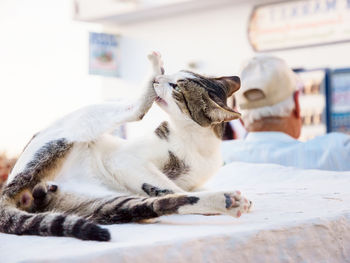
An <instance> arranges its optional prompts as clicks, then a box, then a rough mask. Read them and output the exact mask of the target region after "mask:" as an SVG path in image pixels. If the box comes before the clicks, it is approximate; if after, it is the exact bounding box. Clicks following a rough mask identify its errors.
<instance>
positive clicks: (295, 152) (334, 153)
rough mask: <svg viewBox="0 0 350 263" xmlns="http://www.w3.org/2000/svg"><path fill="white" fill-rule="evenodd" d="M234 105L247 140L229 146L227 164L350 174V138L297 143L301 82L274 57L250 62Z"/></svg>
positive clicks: (225, 146)
mask: <svg viewBox="0 0 350 263" xmlns="http://www.w3.org/2000/svg"><path fill="white" fill-rule="evenodd" d="M241 82H242V87H241V89H240V91H239V92H238V93H237V94H236V99H237V102H238V106H239V108H240V112H241V114H242V120H243V122H244V125H245V128H246V129H247V131H248V134H247V136H246V138H245V139H243V140H232V141H225V142H223V143H222V153H223V159H224V162H225V163H229V162H233V161H241V162H251V163H275V164H281V165H285V166H293V167H299V168H304V169H323V170H335V171H347V170H350V136H348V135H345V134H341V133H331V134H327V135H324V136H319V137H316V138H315V139H313V140H309V141H307V142H301V141H298V140H297V139H298V137H299V136H300V132H301V127H302V122H301V116H300V105H299V93H298V90H297V85H298V82H297V77H296V75H295V74H294V72H293V71H292V70H291V69H290V68H289V67H288V66H287V64H286V63H285V62H284V61H283V60H281V59H279V58H276V57H272V56H259V57H254V58H253V59H251V60H250V61H249V62H248V63H247V65H246V66H245V67H244V68H243V70H242V73H241Z"/></svg>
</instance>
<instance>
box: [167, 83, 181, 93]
mask: <svg viewBox="0 0 350 263" xmlns="http://www.w3.org/2000/svg"><path fill="white" fill-rule="evenodd" d="M169 85H170V86H171V87H172V88H173V89H174V90H176V91H180V88H179V86H178V85H177V84H176V83H169Z"/></svg>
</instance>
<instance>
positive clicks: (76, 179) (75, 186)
mask: <svg viewBox="0 0 350 263" xmlns="http://www.w3.org/2000/svg"><path fill="white" fill-rule="evenodd" d="M88 148H89V147H88V145H87V144H81V145H77V146H75V147H74V148H73V150H72V152H71V153H70V155H69V156H68V158H67V159H66V160H65V162H64V164H63V166H62V168H61V169H60V171H59V172H58V174H57V175H56V178H55V183H57V184H58V185H59V188H60V189H61V190H62V191H67V192H75V193H78V194H82V195H88V196H94V197H100V196H106V195H116V194H120V193H125V188H123V187H122V186H119V187H116V184H115V182H114V183H113V188H112V187H110V186H109V185H111V184H109V182H108V180H106V178H111V175H110V174H109V173H108V171H106V170H105V168H104V166H103V164H102V161H101V159H100V157H99V156H98V153H96V152H94V151H92V150H91V149H88ZM118 188H119V189H118ZM118 190H119V191H118Z"/></svg>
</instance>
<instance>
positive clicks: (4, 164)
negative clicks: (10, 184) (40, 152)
mask: <svg viewBox="0 0 350 263" xmlns="http://www.w3.org/2000/svg"><path fill="white" fill-rule="evenodd" d="M16 161H17V159H16V158H8V157H7V156H6V154H4V153H3V154H0V186H1V185H2V184H3V183H4V182H5V181H6V180H7V177H8V175H9V174H10V172H11V170H12V167H13V166H14V165H15V163H16Z"/></svg>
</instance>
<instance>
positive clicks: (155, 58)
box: [148, 51, 163, 69]
mask: <svg viewBox="0 0 350 263" xmlns="http://www.w3.org/2000/svg"><path fill="white" fill-rule="evenodd" d="M148 59H149V60H150V61H151V62H152V65H153V67H155V68H157V69H160V68H162V67H163V60H162V56H161V55H160V53H159V52H157V51H152V52H151V53H150V54H149V55H148Z"/></svg>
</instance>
